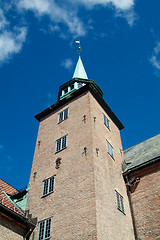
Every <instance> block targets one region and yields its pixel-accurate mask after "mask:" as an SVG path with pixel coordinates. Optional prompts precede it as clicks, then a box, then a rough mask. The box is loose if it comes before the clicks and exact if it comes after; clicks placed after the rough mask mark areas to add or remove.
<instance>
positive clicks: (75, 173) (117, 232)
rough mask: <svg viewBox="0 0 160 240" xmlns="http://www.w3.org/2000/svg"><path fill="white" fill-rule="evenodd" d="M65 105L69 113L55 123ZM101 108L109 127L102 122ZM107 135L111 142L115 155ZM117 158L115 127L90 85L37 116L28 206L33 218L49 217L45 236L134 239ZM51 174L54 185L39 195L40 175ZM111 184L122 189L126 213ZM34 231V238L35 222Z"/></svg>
mask: <svg viewBox="0 0 160 240" xmlns="http://www.w3.org/2000/svg"><path fill="white" fill-rule="evenodd" d="M67 107H68V108H69V117H68V119H66V120H65V121H63V122H61V123H60V124H58V123H57V121H58V113H60V112H61V111H63V110H64V109H66V108H67ZM103 113H104V114H106V116H107V117H108V118H109V120H110V126H111V130H109V129H107V127H106V126H105V125H104V121H103ZM66 134H68V139H67V148H66V149H64V150H62V151H60V152H58V153H55V144H56V140H57V139H59V138H61V137H63V136H65V135H66ZM106 140H108V141H109V142H110V144H112V146H113V148H114V156H115V157H114V159H113V158H112V157H111V156H110V155H109V154H108V153H107V144H106ZM58 158H60V159H61V164H60V167H59V168H58V169H56V168H55V167H56V163H55V162H56V160H57V159H58ZM122 161H123V156H122V146H121V139H120V133H119V129H118V128H117V126H116V125H115V124H114V123H113V121H112V120H111V118H110V117H109V116H108V115H107V113H106V112H105V111H104V109H103V108H102V107H101V106H100V105H99V103H98V102H97V101H96V99H95V98H94V97H93V96H92V94H91V93H90V92H89V91H88V92H85V93H83V94H82V95H80V96H79V97H76V98H74V99H73V100H72V101H70V102H68V103H67V104H65V105H64V106H62V107H60V108H58V109H57V110H55V111H54V112H53V113H51V114H50V115H49V116H47V117H46V118H44V119H43V120H41V121H40V126H39V131H38V137H37V143H36V149H35V154H34V159H33V165H32V171H31V176H30V190H29V196H28V208H29V209H30V210H31V212H32V214H33V216H34V217H38V221H41V220H44V219H46V218H49V217H52V233H51V238H50V239H54V240H62V239H63V240H107V239H108V240H111V239H114V240H134V233H133V227H132V220H131V214H130V209H129V203H128V198H127V194H126V187H125V183H124V181H123V177H122V174H121V164H122ZM53 175H55V191H54V193H51V194H49V195H48V196H45V197H42V189H43V181H44V180H45V179H47V178H49V177H51V176H53ZM115 190H117V191H118V192H119V193H120V194H121V195H123V198H124V205H125V214H123V213H122V212H120V211H119V210H118V209H117V202H116V194H115ZM34 236H35V239H37V236H38V226H37V228H36V229H35V232H34Z"/></svg>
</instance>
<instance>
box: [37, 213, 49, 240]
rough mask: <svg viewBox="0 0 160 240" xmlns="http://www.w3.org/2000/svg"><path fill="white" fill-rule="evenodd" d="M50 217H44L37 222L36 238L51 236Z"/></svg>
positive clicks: (42, 239) (39, 239)
mask: <svg viewBox="0 0 160 240" xmlns="http://www.w3.org/2000/svg"><path fill="white" fill-rule="evenodd" d="M51 222H52V218H48V219H45V220H43V221H41V222H39V223H38V240H44V239H49V238H50V237H51Z"/></svg>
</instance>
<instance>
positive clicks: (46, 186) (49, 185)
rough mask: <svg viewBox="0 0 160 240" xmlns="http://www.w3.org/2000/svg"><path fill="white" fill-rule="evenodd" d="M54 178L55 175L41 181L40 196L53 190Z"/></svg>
mask: <svg viewBox="0 0 160 240" xmlns="http://www.w3.org/2000/svg"><path fill="white" fill-rule="evenodd" d="M54 178H55V176H53V177H50V178H48V179H45V180H44V181H43V194H42V196H46V195H48V194H49V193H51V192H53V191H54Z"/></svg>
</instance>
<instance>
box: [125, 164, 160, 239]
mask: <svg viewBox="0 0 160 240" xmlns="http://www.w3.org/2000/svg"><path fill="white" fill-rule="evenodd" d="M159 169H160V161H159V162H155V163H153V164H150V165H148V166H146V167H143V168H140V169H139V170H137V171H134V172H132V173H131V174H130V175H129V179H130V180H131V179H132V178H134V177H135V178H136V177H140V182H139V183H137V184H135V185H133V186H132V187H131V191H132V193H131V198H132V203H133V211H134V216H135V222H136V229H137V233H138V240H159V239H160V208H159V206H160V171H159Z"/></svg>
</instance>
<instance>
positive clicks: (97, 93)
mask: <svg viewBox="0 0 160 240" xmlns="http://www.w3.org/2000/svg"><path fill="white" fill-rule="evenodd" d="M66 84H67V83H66ZM63 86H64V85H63ZM87 91H90V92H91V93H92V95H93V96H94V97H95V99H96V100H97V102H98V103H99V104H100V105H101V107H102V108H103V109H104V111H105V112H106V113H107V114H108V115H109V116H110V118H111V119H112V121H113V122H114V123H115V124H116V126H117V127H118V128H119V130H121V129H123V128H124V126H123V124H122V123H121V122H120V120H119V119H118V118H117V116H116V115H115V114H114V113H113V112H112V110H111V108H110V107H109V106H108V105H107V103H106V102H105V101H104V99H103V97H102V96H103V92H102V90H101V89H100V88H99V87H98V85H97V84H96V83H95V82H94V81H93V80H86V85H85V86H83V87H81V88H79V89H78V90H76V91H74V92H72V93H70V94H69V95H68V96H67V97H66V98H63V99H62V100H60V101H57V103H55V104H53V105H51V106H50V107H48V108H47V109H45V110H44V111H42V112H41V113H39V114H37V115H36V116H35V118H36V119H37V120H38V121H41V120H43V119H44V118H45V117H47V116H48V115H49V114H51V113H52V112H54V111H55V110H57V109H58V108H60V107H61V106H63V105H64V104H66V103H68V102H70V101H71V100H72V99H74V98H76V97H77V96H80V95H81V94H83V93H85V92H87Z"/></svg>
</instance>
